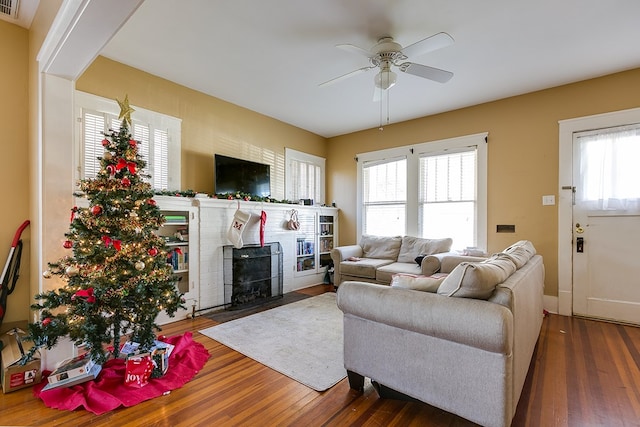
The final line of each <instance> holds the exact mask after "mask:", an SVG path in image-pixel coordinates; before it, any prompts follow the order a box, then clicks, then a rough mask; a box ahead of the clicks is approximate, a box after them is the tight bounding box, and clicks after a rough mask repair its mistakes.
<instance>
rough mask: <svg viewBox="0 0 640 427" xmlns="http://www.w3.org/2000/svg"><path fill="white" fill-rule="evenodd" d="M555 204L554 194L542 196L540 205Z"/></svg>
mask: <svg viewBox="0 0 640 427" xmlns="http://www.w3.org/2000/svg"><path fill="white" fill-rule="evenodd" d="M555 204H556V196H554V195H553V194H551V195H547V196H542V205H543V206H551V205H555Z"/></svg>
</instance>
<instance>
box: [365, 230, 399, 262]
mask: <svg viewBox="0 0 640 427" xmlns="http://www.w3.org/2000/svg"><path fill="white" fill-rule="evenodd" d="M401 243H402V236H395V237H387V236H371V235H364V236H362V238H361V239H360V246H362V257H363V258H378V259H392V260H394V261H395V260H397V259H398V252H399V251H400V244H401Z"/></svg>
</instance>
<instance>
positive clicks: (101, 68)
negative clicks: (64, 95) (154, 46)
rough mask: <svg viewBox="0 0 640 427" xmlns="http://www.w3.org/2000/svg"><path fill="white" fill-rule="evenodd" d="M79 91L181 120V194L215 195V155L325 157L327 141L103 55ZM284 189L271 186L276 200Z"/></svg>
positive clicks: (82, 79) (86, 74)
mask: <svg viewBox="0 0 640 427" xmlns="http://www.w3.org/2000/svg"><path fill="white" fill-rule="evenodd" d="M76 89H78V90H81V91H83V92H88V93H92V94H94V95H99V96H102V97H105V98H110V99H116V98H117V99H122V98H124V95H125V94H128V95H129V101H130V102H131V104H132V105H137V106H140V107H142V108H146V109H149V110H152V111H157V112H160V113H163V114H168V115H170V116H174V117H178V118H180V119H182V177H181V181H182V185H181V187H182V190H186V189H191V190H195V191H199V192H203V193H213V191H214V188H213V186H214V184H213V154H214V153H219V154H225V155H229V156H232V157H240V158H244V159H248V160H258V159H257V158H255V157H253V156H254V155H255V154H256V153H261V154H262V155H266V156H269V155H273V156H274V157H277V158H278V159H279V160H282V162H283V161H284V148H285V147H288V148H293V149H295V150H298V151H303V152H305V153H309V154H313V155H316V156H321V157H326V155H327V153H326V140H325V139H324V138H322V137H320V136H318V135H315V134H313V133H310V132H307V131H305V130H302V129H300V128H296V127H294V126H291V125H288V124H285V123H283V122H280V121H278V120H274V119H272V118H269V117H267V116H264V115H262V114H258V113H255V112H253V111H250V110H247V109H245V108H241V107H238V106H236V105H234V104H230V103H228V102H225V101H222V100H220V99H218V98H214V97H211V96H208V95H204V94H202V93H200V92H197V91H194V90H191V89H189V88H186V87H184V86H180V85H178V84H175V83H172V82H170V81H168V80H164V79H161V78H158V77H155V76H153V75H151V74H148V73H145V72H142V71H140V70H137V69H134V68H131V67H128V66H126V65H123V64H120V63H118V62H114V61H112V60H110V59H107V58H104V57H98V58H97V59H96V60H95V61H94V62H93V64H92V65H91V66H90V67H89V68H88V69H87V70H86V71H85V72H84V73H83V75H82V76H81V77H80V78H79V79H78V81H77V82H76ZM133 117H134V118H135V113H134V114H133ZM252 157H253V158H252ZM283 166H284V164H283ZM281 187H282V188H272V191H271V193H272V196H273V197H275V198H277V199H284V198H285V197H284V182H282V185H281Z"/></svg>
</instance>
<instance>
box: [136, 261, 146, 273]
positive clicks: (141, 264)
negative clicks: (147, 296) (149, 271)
mask: <svg viewBox="0 0 640 427" xmlns="http://www.w3.org/2000/svg"><path fill="white" fill-rule="evenodd" d="M135 267H136V270H138V271H140V270H144V267H145V265H144V262H142V261H138V262H136V265H135Z"/></svg>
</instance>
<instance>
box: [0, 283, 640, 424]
mask: <svg viewBox="0 0 640 427" xmlns="http://www.w3.org/2000/svg"><path fill="white" fill-rule="evenodd" d="M327 290H329V289H328V287H327V286H322V285H320V286H315V287H313V288H309V289H307V290H304V291H301V292H302V293H304V294H306V295H316V294H320V293H323V292H325V291H327ZM215 324H217V323H216V322H215V321H214V320H211V319H209V318H207V317H204V316H202V317H197V318H196V319H194V320H184V321H179V322H175V323H172V324H169V325H165V327H164V329H163V332H162V333H163V334H165V335H173V334H179V333H182V332H184V331H192V332H193V336H194V339H195V340H196V341H198V342H200V343H202V344H203V345H204V346H205V347H206V348H207V349H208V350H209V353H210V354H211V357H210V359H209V361H208V362H207V364H206V365H205V367H204V368H203V369H202V371H200V372H199V373H198V374H197V375H196V376H195V378H194V379H193V380H192V381H191V382H189V383H187V384H186V385H185V386H184V387H182V388H180V389H177V390H174V391H173V392H171V394H169V395H167V396H162V397H159V398H156V399H152V400H149V401H146V402H143V403H141V404H139V405H136V406H134V407H131V408H122V409H118V410H115V411H112V412H110V413H107V414H104V415H101V416H96V415H93V414H91V413H88V412H87V411H84V410H78V411H73V412H68V411H59V410H56V409H50V408H47V407H46V406H44V404H43V403H42V402H41V401H40V400H39V399H37V398H34V397H33V395H32V393H31V390H30V389H23V390H19V391H16V392H13V393H9V394H2V395H0V424H1V425H22V426H23V425H31V426H55V425H65V426H85V425H95V426H102V425H105V426H107V425H108V426H111V427H113V426H124V425H132V426H137V425H141V426H142V425H144V426H200V425H202V426H213V425H215V426H235V425H242V426H276V425H277V426H324V425H326V426H344V425H354V426H471V425H474V424H473V423H470V422H469V421H466V420H464V419H462V418H459V417H456V416H454V415H452V414H449V413H446V412H444V411H442V410H440V409H437V408H434V407H432V406H429V405H426V404H422V403H411V402H405V401H398V400H388V399H380V398H379V397H378V396H377V394H376V392H375V390H373V387H372V386H371V384H370V383H369V382H367V383H366V386H365V391H364V393H362V394H360V393H357V392H355V391H353V390H350V389H349V385H348V383H347V380H346V379H345V380H343V381H341V382H340V383H338V384H337V385H336V386H334V387H333V388H331V389H329V390H327V391H325V392H322V393H318V392H316V391H314V390H311V389H310V388H308V387H306V386H304V385H302V384H299V383H297V382H295V381H293V380H291V379H289V378H287V377H285V376H283V375H281V374H279V373H277V372H275V371H273V370H271V369H269V368H267V367H264V366H263V365H261V364H259V363H257V362H254V361H253V360H251V359H249V358H247V357H245V356H243V355H241V354H239V353H237V352H235V351H233V350H231V349H229V348H227V347H225V346H223V345H221V344H218V343H217V342H216V341H214V340H211V339H209V338H207V337H205V336H203V335H201V334H199V333H198V332H197V331H198V330H201V329H204V328H207V327H210V326H213V325H215ZM513 426H536V427H537V426H580V427H582V426H607V427H610V426H640V328H637V327H632V326H623V325H616V324H612V323H604V322H596V321H592V320H584V319H579V318H570V317H563V316H557V315H549V316H547V317H546V318H545V319H544V323H543V326H542V331H541V334H540V338H539V341H538V346H537V349H536V353H535V354H534V357H533V360H532V364H531V368H530V370H529V375H528V377H527V382H526V384H525V387H524V390H523V392H522V397H521V399H520V403H519V405H518V410H517V413H516V416H515V419H514V422H513Z"/></svg>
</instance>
